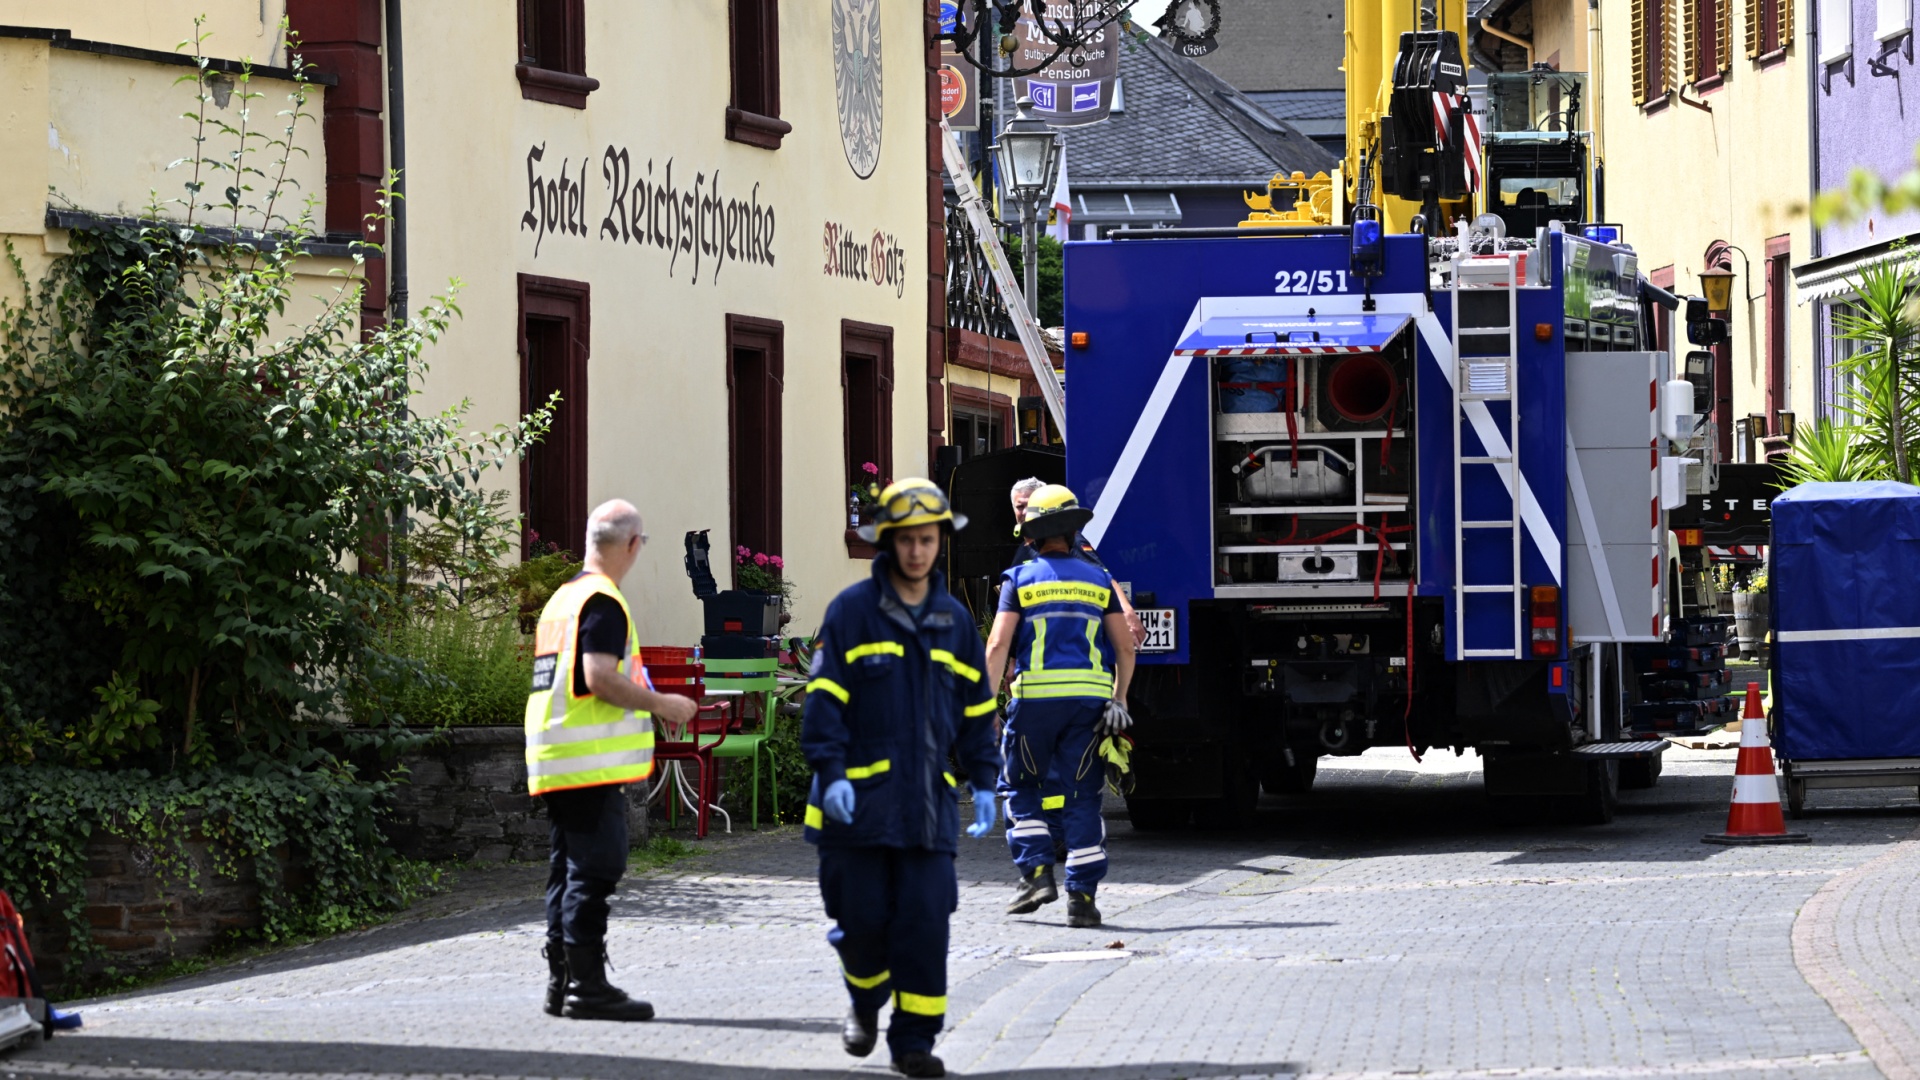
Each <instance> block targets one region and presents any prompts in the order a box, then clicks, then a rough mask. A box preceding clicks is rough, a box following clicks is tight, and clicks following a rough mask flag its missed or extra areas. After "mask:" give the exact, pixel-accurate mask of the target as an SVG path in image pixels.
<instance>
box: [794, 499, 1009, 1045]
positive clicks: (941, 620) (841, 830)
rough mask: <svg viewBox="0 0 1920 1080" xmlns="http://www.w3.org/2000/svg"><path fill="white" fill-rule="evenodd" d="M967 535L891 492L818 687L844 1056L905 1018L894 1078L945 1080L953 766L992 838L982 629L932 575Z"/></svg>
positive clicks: (814, 690) (814, 839)
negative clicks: (942, 1044)
mask: <svg viewBox="0 0 1920 1080" xmlns="http://www.w3.org/2000/svg"><path fill="white" fill-rule="evenodd" d="M965 525H966V518H964V517H959V516H956V515H955V514H954V513H953V511H952V510H951V509H950V508H949V507H948V506H947V497H946V496H945V495H944V494H942V493H941V491H940V489H939V488H938V487H935V486H934V485H933V482H932V481H929V480H919V479H909V480H901V481H899V482H897V483H894V484H892V485H889V486H888V488H887V489H886V490H885V491H883V492H881V493H880V505H879V512H878V518H877V520H876V521H875V522H874V523H873V524H871V525H866V526H862V527H861V530H860V535H861V537H862V538H863V539H865V540H866V541H867V542H868V543H871V544H874V545H876V546H877V547H878V548H879V549H880V553H879V554H878V555H875V556H874V559H873V575H872V576H871V577H870V578H868V579H867V580H866V581H863V582H861V583H859V584H858V585H853V586H851V587H849V588H848V589H846V591H844V592H842V593H841V594H840V595H839V596H838V597H835V598H834V601H833V603H832V604H830V605H828V607H827V617H826V621H825V622H824V623H823V624H822V625H821V628H820V645H819V648H818V650H817V651H816V652H815V653H814V664H813V679H812V681H811V682H809V683H808V684H807V700H806V709H805V713H804V715H803V718H802V721H801V730H800V751H801V753H802V754H803V755H805V757H806V759H807V764H808V765H809V766H811V767H812V769H813V790H812V791H811V792H810V793H809V794H808V796H807V813H806V830H805V831H806V838H807V840H808V841H809V842H811V843H813V844H816V845H818V846H819V848H820V895H821V897H822V898H823V899H824V900H825V901H826V907H827V915H828V917H830V918H832V919H833V920H834V922H835V926H834V928H833V930H832V931H830V932H829V933H828V934H827V942H828V943H829V944H831V945H832V946H833V947H834V948H835V949H836V950H838V951H839V953H840V969H841V974H842V976H843V977H844V978H845V981H846V987H847V994H848V996H849V997H850V998H851V999H852V1008H851V1009H850V1010H849V1012H848V1014H847V1019H846V1023H845V1024H844V1025H843V1026H842V1028H841V1036H840V1037H841V1044H842V1045H843V1046H844V1047H845V1048H846V1051H847V1053H849V1054H852V1055H854V1056H855V1057H866V1056H867V1055H868V1054H870V1053H872V1052H873V1047H874V1044H875V1043H876V1042H877V1041H878V1039H879V1023H880V1006H881V1005H883V1004H885V1003H886V1001H887V998H888V995H889V993H891V995H892V999H893V1017H892V1020H891V1021H890V1022H889V1023H888V1025H887V1049H888V1050H890V1051H891V1052H892V1055H893V1069H894V1071H895V1072H899V1073H904V1074H905V1075H907V1076H945V1075H946V1067H945V1066H944V1065H943V1064H942V1063H941V1061H940V1059H939V1058H937V1057H935V1056H934V1054H933V1040H934V1036H936V1035H938V1034H939V1033H940V1026H941V1024H942V1022H943V1021H944V1020H945V1019H946V1013H947V922H948V919H949V917H950V916H951V915H952V914H953V911H954V908H955V907H957V906H958V905H959V902H960V891H959V882H958V881H957V880H956V878H955V876H954V869H953V860H954V855H955V849H956V847H957V840H958V836H959V832H960V820H959V813H958V809H957V808H958V804H959V780H958V779H957V778H955V777H954V776H952V775H951V774H949V773H948V772H947V759H948V756H949V755H952V756H953V757H955V758H956V759H957V760H958V761H959V763H960V768H961V769H962V770H963V771H964V772H965V774H966V779H967V781H968V782H969V783H970V784H971V785H972V787H973V824H971V825H969V826H967V835H969V836H973V837H976V838H977V837H981V836H985V835H987V833H988V832H990V831H992V829H993V824H994V817H995V811H994V798H993V785H994V777H995V776H996V775H997V774H998V773H999V770H1000V756H999V754H998V753H996V752H995V750H994V746H993V714H994V711H995V709H996V707H997V700H996V697H997V695H996V693H995V690H994V687H993V685H992V684H990V683H988V682H987V681H986V679H985V677H984V676H983V675H982V673H981V670H980V666H981V664H982V662H983V661H984V659H985V657H984V655H983V653H982V650H981V648H980V634H979V631H978V630H976V629H975V628H974V623H973V617H972V616H971V615H969V614H968V613H967V609H966V608H964V607H962V606H961V605H960V602H959V601H958V600H955V599H954V598H953V597H952V595H950V594H949V593H948V592H947V586H946V582H945V580H943V579H942V577H941V574H940V571H938V570H936V569H935V568H934V566H935V563H936V562H937V561H938V559H939V557H940V544H941V541H942V540H943V539H944V538H945V536H946V534H947V533H949V532H951V531H952V530H954V529H958V528H962V527H964V526H965Z"/></svg>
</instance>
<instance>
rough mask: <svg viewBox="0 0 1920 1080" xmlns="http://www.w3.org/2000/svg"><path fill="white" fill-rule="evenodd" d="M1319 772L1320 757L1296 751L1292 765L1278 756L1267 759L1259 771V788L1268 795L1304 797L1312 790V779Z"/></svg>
mask: <svg viewBox="0 0 1920 1080" xmlns="http://www.w3.org/2000/svg"><path fill="white" fill-rule="evenodd" d="M1319 771H1320V757H1319V755H1318V754H1311V753H1308V752H1307V751H1304V750H1296V751H1294V755H1293V764H1291V765H1289V764H1287V759H1286V758H1284V757H1280V756H1277V755H1276V756H1275V757H1272V758H1269V759H1268V760H1267V762H1266V765H1265V767H1264V768H1262V769H1261V770H1260V786H1261V787H1263V788H1265V789H1266V791H1267V794H1269V795H1305V794H1306V793H1307V792H1309V791H1312V790H1313V778H1314V775H1315V774H1316V773H1318V772H1319Z"/></svg>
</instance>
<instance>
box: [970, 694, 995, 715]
mask: <svg viewBox="0 0 1920 1080" xmlns="http://www.w3.org/2000/svg"><path fill="white" fill-rule="evenodd" d="M999 707H1000V700H999V699H998V698H988V699H987V700H985V701H983V702H981V703H980V704H978V705H969V706H967V715H968V716H985V715H987V714H988V713H990V712H992V711H993V710H995V709H997V708H999Z"/></svg>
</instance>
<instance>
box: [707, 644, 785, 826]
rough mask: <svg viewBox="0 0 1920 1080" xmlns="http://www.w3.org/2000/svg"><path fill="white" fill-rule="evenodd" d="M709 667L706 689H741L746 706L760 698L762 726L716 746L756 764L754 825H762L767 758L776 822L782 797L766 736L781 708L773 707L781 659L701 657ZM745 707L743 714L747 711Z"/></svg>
mask: <svg viewBox="0 0 1920 1080" xmlns="http://www.w3.org/2000/svg"><path fill="white" fill-rule="evenodd" d="M701 662H702V663H704V664H705V665H706V668H707V690H708V691H709V692H711V691H714V690H738V691H740V702H741V705H742V706H744V705H745V704H746V702H747V701H749V700H757V701H758V709H757V712H758V714H759V716H760V730H758V731H752V732H743V733H737V734H732V735H728V736H727V738H726V741H725V742H722V743H721V744H720V745H718V746H716V747H714V748H713V756H714V757H716V758H721V759H727V758H746V759H747V760H748V761H750V762H751V763H752V764H753V783H752V785H751V787H750V788H749V790H751V791H752V792H753V817H752V821H753V828H754V830H755V831H758V830H759V828H760V759H761V758H762V757H765V758H766V759H767V791H768V805H769V809H771V810H772V813H770V814H769V815H768V817H769V818H770V819H771V820H772V822H773V823H774V824H776V825H778V824H779V823H780V812H779V809H778V805H779V803H778V800H779V797H780V793H779V785H778V779H777V777H776V776H775V774H774V759H773V747H771V746H769V745H768V744H767V740H768V739H769V738H770V737H771V736H772V735H773V726H774V724H776V723H777V722H779V712H778V711H777V710H776V709H775V708H774V693H775V692H776V691H777V690H778V689H779V684H778V682H777V678H778V675H777V671H778V668H779V665H780V662H779V661H778V660H776V659H774V658H773V657H767V658H765V659H762V660H723V659H718V658H715V657H706V658H704V659H702V661H701ZM745 712H746V710H745V708H744V707H743V708H742V709H741V710H740V715H745Z"/></svg>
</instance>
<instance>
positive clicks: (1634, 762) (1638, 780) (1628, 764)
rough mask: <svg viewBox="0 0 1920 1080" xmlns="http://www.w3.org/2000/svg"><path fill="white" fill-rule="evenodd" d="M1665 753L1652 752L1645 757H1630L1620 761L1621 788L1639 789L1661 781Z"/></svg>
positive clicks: (1626, 789)
mask: <svg viewBox="0 0 1920 1080" xmlns="http://www.w3.org/2000/svg"><path fill="white" fill-rule="evenodd" d="M1664 758H1665V755H1663V754H1652V755H1649V756H1647V757H1643V758H1628V759H1627V760H1625V761H1622V762H1621V763H1620V790H1622V791H1639V790H1644V789H1646V788H1650V787H1652V786H1654V785H1655V784H1658V783H1659V782H1660V772H1661V764H1660V763H1661V761H1662V760H1664Z"/></svg>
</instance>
